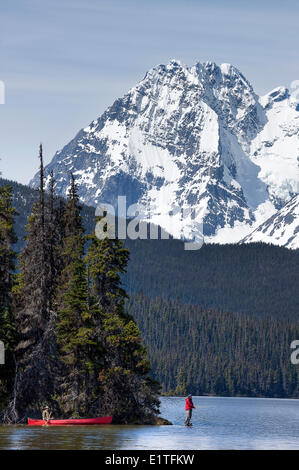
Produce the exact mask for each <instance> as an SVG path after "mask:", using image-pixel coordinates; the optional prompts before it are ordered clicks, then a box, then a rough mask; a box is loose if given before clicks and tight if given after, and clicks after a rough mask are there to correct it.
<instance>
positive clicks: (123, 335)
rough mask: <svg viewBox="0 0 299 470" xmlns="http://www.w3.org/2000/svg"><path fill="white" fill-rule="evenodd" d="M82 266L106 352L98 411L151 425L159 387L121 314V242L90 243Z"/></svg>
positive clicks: (131, 324) (125, 254)
mask: <svg viewBox="0 0 299 470" xmlns="http://www.w3.org/2000/svg"><path fill="white" fill-rule="evenodd" d="M89 240H90V245H89V248H88V252H87V255H86V262H87V265H88V271H89V275H90V311H91V312H92V315H93V317H94V319H95V322H96V323H97V325H98V332H99V334H100V336H101V338H102V342H103V344H104V347H105V355H104V357H103V360H102V364H103V367H102V369H101V371H100V373H99V376H98V381H99V384H100V389H99V395H100V397H101V409H102V411H103V412H106V413H109V414H112V415H113V416H114V420H115V421H119V422H123V423H124V422H125V423H129V422H144V423H145V422H149V423H150V422H153V420H154V419H155V416H156V415H157V413H158V407H159V400H158V398H157V394H158V391H159V384H158V382H155V381H154V380H152V379H151V378H150V377H149V375H148V373H149V371H150V366H149V363H148V360H147V356H146V349H145V347H144V346H143V345H142V342H141V337H140V332H139V329H138V327H137V325H136V323H135V321H134V319H133V317H132V316H130V315H128V314H127V313H126V311H125V306H124V302H125V300H126V298H127V295H126V292H125V290H124V289H123V288H122V286H121V275H122V274H124V273H125V272H126V266H127V263H128V259H129V251H128V250H127V249H125V248H124V247H123V244H122V242H121V241H120V240H118V239H116V240H110V239H108V238H104V239H103V240H99V239H97V238H96V236H95V235H92V236H90V237H89Z"/></svg>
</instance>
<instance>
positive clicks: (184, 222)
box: [95, 196, 204, 250]
mask: <svg viewBox="0 0 299 470" xmlns="http://www.w3.org/2000/svg"><path fill="white" fill-rule="evenodd" d="M116 214H117V217H116ZM153 214H154V210H153V209H152V208H151V207H150V205H142V204H131V205H129V206H127V200H126V196H118V198H117V204H116V206H113V205H111V204H106V203H101V204H99V205H98V207H97V208H96V212H95V215H96V217H97V218H98V222H97V224H96V229H95V233H96V236H97V238H98V239H99V240H103V239H104V238H110V239H115V238H116V237H118V238H119V239H121V240H125V239H126V238H129V239H131V240H136V239H141V240H147V239H150V240H159V239H160V240H167V239H169V238H170V237H171V236H172V238H175V239H178V240H184V249H185V250H199V249H200V248H201V247H202V245H203V243H204V237H203V224H202V223H201V222H200V217H199V214H197V213H196V210H195V209H193V208H190V207H184V208H180V207H172V208H171V210H170V211H169V212H168V213H166V214H165V215H164V220H167V223H166V225H167V227H173V230H170V232H171V235H170V234H169V233H168V232H167V231H166V230H165V229H164V228H163V227H161V224H159V223H158V224H157V225H155V223H153V222H152V215H153ZM173 232H174V233H173Z"/></svg>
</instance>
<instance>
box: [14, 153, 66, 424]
mask: <svg viewBox="0 0 299 470" xmlns="http://www.w3.org/2000/svg"><path fill="white" fill-rule="evenodd" d="M39 159H40V188H39V201H38V202H37V203H36V204H35V205H34V208H33V212H32V214H31V216H30V217H29V220H28V224H27V227H26V236H25V242H26V245H25V247H24V249H23V250H22V252H21V254H20V256H19V273H18V275H17V282H16V286H15V288H14V292H15V305H16V308H15V311H16V322H17V325H18V333H19V341H18V344H17V347H16V359H17V366H18V372H17V376H16V381H15V390H14V399H13V401H12V404H11V406H10V409H8V410H7V419H11V420H15V421H18V420H22V419H23V418H24V416H26V415H28V413H29V412H30V414H31V415H32V416H39V415H40V409H41V407H42V406H43V405H44V403H46V402H47V403H51V402H52V401H53V400H52V398H51V397H52V396H53V395H54V391H55V383H56V369H57V367H58V359H57V351H56V337H55V322H56V313H55V312H54V311H53V310H52V305H53V294H54V284H53V278H54V273H55V271H56V268H55V262H54V255H53V254H54V250H55V246H56V245H57V243H58V234H57V233H56V230H55V221H54V191H53V188H52V193H51V194H50V197H49V196H46V194H45V184H44V167H43V149H42V145H40V152H39ZM51 184H52V186H54V182H53V181H52V180H51ZM52 406H53V407H55V406H56V405H55V403H52Z"/></svg>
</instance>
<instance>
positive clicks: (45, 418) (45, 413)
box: [43, 406, 52, 424]
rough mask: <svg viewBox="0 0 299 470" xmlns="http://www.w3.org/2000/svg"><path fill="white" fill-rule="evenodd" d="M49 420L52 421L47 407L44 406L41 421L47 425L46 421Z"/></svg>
mask: <svg viewBox="0 0 299 470" xmlns="http://www.w3.org/2000/svg"><path fill="white" fill-rule="evenodd" d="M50 419H52V416H51V412H50V411H49V407H48V406H45V408H44V409H43V420H44V421H46V423H47V424H48V421H49V420H50Z"/></svg>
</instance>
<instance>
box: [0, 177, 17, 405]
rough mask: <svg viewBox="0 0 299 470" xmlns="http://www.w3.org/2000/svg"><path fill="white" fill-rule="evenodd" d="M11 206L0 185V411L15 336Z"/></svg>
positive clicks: (9, 381)
mask: <svg viewBox="0 0 299 470" xmlns="http://www.w3.org/2000/svg"><path fill="white" fill-rule="evenodd" d="M15 215H16V211H15V209H14V208H13V207H12V190H11V188H10V187H9V186H8V185H6V186H5V187H0V341H2V342H3V343H4V346H5V365H0V411H1V409H2V408H3V407H4V406H5V405H6V404H7V400H8V398H9V395H10V393H11V390H12V386H13V377H14V372H15V360H14V348H15V344H16V339H17V333H16V324H15V320H14V316H13V308H12V295H11V294H12V286H13V273H14V271H15V252H14V251H13V249H12V245H13V244H14V243H16V242H17V237H16V235H15V232H14V217H15Z"/></svg>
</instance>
